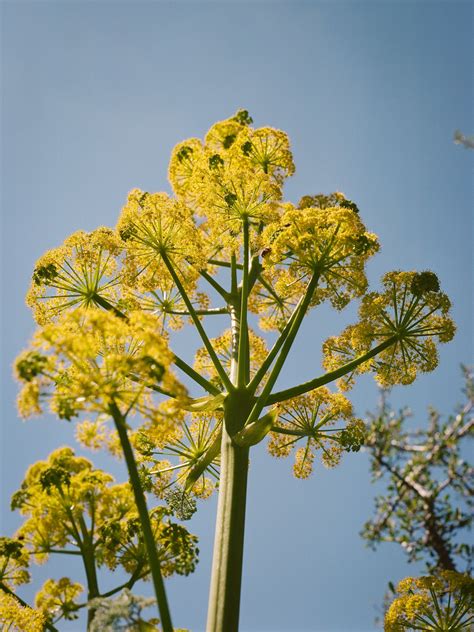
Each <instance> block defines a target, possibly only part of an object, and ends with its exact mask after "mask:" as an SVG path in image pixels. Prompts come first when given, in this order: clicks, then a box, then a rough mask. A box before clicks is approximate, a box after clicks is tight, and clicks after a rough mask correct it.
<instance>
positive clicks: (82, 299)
mask: <svg viewBox="0 0 474 632" xmlns="http://www.w3.org/2000/svg"><path fill="white" fill-rule="evenodd" d="M121 252H122V247H121V244H120V240H119V239H117V237H116V234H115V233H114V231H112V230H111V229H109V228H105V227H101V228H97V229H96V230H94V231H93V232H91V233H86V232H84V231H78V232H77V233H74V234H73V235H71V236H70V237H68V239H66V241H65V242H64V244H63V245H62V246H61V247H59V248H54V249H53V250H49V251H48V252H46V253H45V254H44V255H43V256H42V257H41V258H40V259H39V260H38V261H37V263H36V266H35V269H34V272H33V280H32V283H31V286H30V289H29V290H28V293H27V295H26V303H27V305H29V306H30V307H31V308H32V309H33V314H34V317H35V319H36V321H37V322H38V323H39V324H40V325H43V324H45V323H48V322H51V321H52V320H56V319H57V318H58V317H59V316H61V314H62V313H63V312H65V311H67V310H72V309H76V308H78V307H98V306H103V304H104V302H105V304H109V305H116V304H117V302H118V298H119V295H118V283H119V276H118V258H119V256H120V254H121Z"/></svg>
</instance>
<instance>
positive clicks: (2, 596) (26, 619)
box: [0, 590, 46, 632]
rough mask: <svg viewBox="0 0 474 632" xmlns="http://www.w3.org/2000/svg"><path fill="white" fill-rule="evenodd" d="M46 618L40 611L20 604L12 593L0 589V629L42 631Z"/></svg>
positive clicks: (29, 631)
mask: <svg viewBox="0 0 474 632" xmlns="http://www.w3.org/2000/svg"><path fill="white" fill-rule="evenodd" d="M45 623H46V619H45V617H44V615H43V613H42V612H40V611H39V610H34V609H33V608H28V607H26V606H22V605H21V603H20V602H19V601H18V599H16V597H14V596H13V595H9V594H7V593H6V592H3V590H0V625H1V629H2V630H5V632H6V631H8V630H12V631H15V630H19V631H21V630H27V631H28V632H43V630H44V629H45V628H44V626H45Z"/></svg>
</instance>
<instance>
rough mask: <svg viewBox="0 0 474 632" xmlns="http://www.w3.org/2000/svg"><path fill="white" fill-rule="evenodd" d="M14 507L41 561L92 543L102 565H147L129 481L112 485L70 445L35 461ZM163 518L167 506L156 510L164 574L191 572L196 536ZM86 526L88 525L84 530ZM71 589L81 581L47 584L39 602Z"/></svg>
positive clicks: (21, 534) (21, 533)
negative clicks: (85, 532) (21, 517)
mask: <svg viewBox="0 0 474 632" xmlns="http://www.w3.org/2000/svg"><path fill="white" fill-rule="evenodd" d="M12 506H13V507H14V508H16V509H19V511H20V513H21V514H22V515H23V516H25V518H26V519H25V521H24V522H23V524H22V526H21V527H20V529H19V530H18V534H17V535H18V536H19V537H21V538H23V540H24V542H25V545H26V546H27V547H28V548H29V549H30V551H31V554H32V555H33V556H34V558H35V559H36V560H37V561H38V562H40V563H41V562H43V561H45V560H46V559H47V558H48V556H49V555H50V553H51V552H53V551H56V550H58V549H62V550H64V549H66V550H68V551H71V550H72V551H74V550H77V549H78V548H79V549H81V548H83V547H84V546H88V544H87V543H88V542H89V543H92V544H91V546H93V551H94V555H95V559H96V562H97V564H98V566H101V565H104V564H105V565H106V566H107V567H108V568H110V569H112V570H113V569H115V568H116V567H117V566H118V565H121V566H122V567H123V568H124V569H125V570H126V571H127V572H129V573H134V572H135V571H137V569H145V570H146V566H147V560H148V556H147V553H146V550H145V546H144V543H143V540H142V537H141V528H140V521H139V519H138V514H137V511H136V505H135V499H134V495H133V492H132V489H131V487H130V485H129V484H128V483H122V484H114V479H113V477H112V476H111V475H110V474H107V473H105V472H103V471H101V470H98V469H94V468H93V466H92V463H91V462H90V461H89V460H88V459H85V458H83V457H78V456H76V455H75V454H74V451H73V450H72V449H71V448H68V447H64V448H59V449H58V450H55V451H54V452H53V453H52V454H51V455H50V456H49V458H48V460H47V461H39V462H37V463H35V464H34V465H32V466H31V467H30V468H29V470H28V471H27V473H26V476H25V479H24V481H23V483H22V485H21V488H20V490H19V491H18V492H16V493H15V494H14V496H13V499H12ZM165 518H166V511H164V510H163V508H159V509H157V510H153V512H152V527H153V530H154V533H155V539H156V540H157V542H158V543H159V545H160V556H161V560H162V564H163V568H162V570H163V573H165V574H167V575H170V574H172V573H175V572H176V573H187V572H190V569H191V567H192V566H193V565H194V564H195V562H196V550H195V542H196V539H195V537H194V536H192V535H190V534H189V533H188V532H187V531H186V530H184V529H182V530H181V531H179V533H178V532H177V531H176V529H178V530H179V529H180V528H179V527H178V525H174V524H172V523H169V522H168V521H166V520H165ZM86 525H89V527H87V526H86ZM84 529H88V530H89V532H88V533H87V534H86V535H84ZM175 536H176V538H175ZM83 538H85V540H83ZM145 574H146V573H145ZM53 589H54V590H53ZM71 591H72V592H74V593H77V594H78V592H79V587H78V585H76V584H73V585H69V584H67V582H66V580H64V581H60V582H59V583H58V584H57V585H54V584H48V586H47V587H45V589H44V590H43V591H42V593H41V600H40V601H41V603H40V602H38V606H39V607H44V608H45V609H46V606H45V605H44V604H45V603H46V602H47V600H48V599H55V600H58V599H60V595H61V594H62V595H63V596H65V595H66V594H69V593H71ZM48 595H49V596H48Z"/></svg>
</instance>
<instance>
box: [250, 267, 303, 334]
mask: <svg viewBox="0 0 474 632" xmlns="http://www.w3.org/2000/svg"><path fill="white" fill-rule="evenodd" d="M301 291H302V283H294V279H293V278H292V277H291V275H290V274H289V272H288V271H287V270H285V269H281V268H277V267H272V268H268V269H267V270H265V271H263V272H262V273H261V274H260V281H257V283H255V285H254V287H253V291H252V293H251V294H250V296H249V301H248V308H249V310H250V311H251V312H254V313H256V314H259V315H260V320H259V326H260V328H261V329H263V330H264V331H272V330H275V329H276V330H278V331H281V330H282V329H283V328H284V326H285V325H286V323H287V322H288V319H289V318H290V316H291V314H292V312H293V310H294V309H295V307H296V304H297V303H298V300H299V298H300V296H301Z"/></svg>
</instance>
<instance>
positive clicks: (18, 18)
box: [0, 0, 474, 632]
mask: <svg viewBox="0 0 474 632" xmlns="http://www.w3.org/2000/svg"><path fill="white" fill-rule="evenodd" d="M2 18H3V19H2V28H3V34H2V47H3V51H2V53H3V54H2V64H3V68H2V77H3V79H2V83H3V90H2V93H3V103H2V135H3V141H2V222H3V231H2V240H3V243H2V256H3V261H2V269H3V289H2V349H3V352H2V390H3V398H2V407H3V414H2V444H1V445H2V475H1V476H2V485H1V486H2V511H1V512H0V514H1V522H2V524H1V528H2V532H3V533H11V532H12V531H13V530H14V529H15V527H16V526H17V525H18V517H17V516H14V515H10V514H9V512H8V510H7V506H8V498H9V496H10V494H11V493H12V491H14V490H15V489H16V488H17V487H18V485H19V483H20V482H21V480H22V476H23V473H24V471H25V469H26V468H27V466H28V465H29V464H30V463H32V462H33V461H35V460H38V459H42V458H45V457H46V456H47V454H48V453H49V452H50V451H51V450H52V449H54V448H55V447H57V446H59V445H63V444H66V443H71V442H72V441H73V439H72V436H73V427H72V425H70V424H68V423H66V422H60V421H57V420H55V419H52V418H44V419H35V420H32V421H29V422H27V423H23V422H21V421H19V420H18V419H17V417H16V412H15V407H14V399H15V394H16V386H15V385H14V384H13V381H12V378H11V363H12V361H13V358H14V357H15V355H16V354H17V353H18V352H19V351H20V350H21V349H22V348H23V347H24V346H25V344H26V343H27V340H28V338H29V336H30V335H31V333H32V331H33V329H34V325H33V321H32V317H31V314H30V313H29V311H28V309H27V308H26V307H25V305H24V294H25V292H26V289H27V287H28V284H29V280H30V277H31V272H32V269H33V266H34V263H35V260H36V259H37V258H38V257H39V256H40V255H41V254H42V253H43V252H44V251H45V250H47V249H49V248H51V247H54V246H57V245H59V244H60V243H61V242H62V240H63V239H64V238H65V237H66V236H67V235H69V234H70V233H72V232H74V231H75V230H78V229H85V230H90V229H92V228H94V227H96V226H98V225H110V226H113V225H114V224H115V222H116V219H117V216H118V213H119V211H120V208H121V206H122V205H123V203H124V201H125V199H126V195H127V192H128V191H129V190H130V189H131V188H134V187H140V188H143V189H145V190H150V191H161V190H169V185H168V183H167V180H166V171H167V162H168V158H169V155H170V151H171V149H172V147H173V146H174V144H176V143H177V142H178V141H180V140H182V139H184V138H187V137H190V136H202V135H203V134H204V133H205V131H206V130H207V128H208V127H209V126H210V125H211V124H212V123H213V122H215V121H216V120H219V119H222V118H226V117H228V116H230V115H231V114H233V113H234V112H235V111H236V110H237V109H238V108H240V107H245V108H247V109H249V111H250V112H251V114H252V116H253V118H254V121H255V124H256V125H257V126H259V125H272V126H274V127H278V128H281V129H284V130H285V131H287V132H288V133H289V135H290V138H291V140H292V147H293V151H294V158H295V163H296V168H297V171H296V175H295V176H294V177H293V178H292V179H291V180H290V181H289V182H288V184H287V186H286V191H285V195H286V197H287V199H289V200H292V201H295V202H296V201H297V200H298V199H299V198H300V197H301V196H302V195H304V194H311V193H317V192H330V191H334V190H340V191H344V192H345V193H346V194H347V196H348V197H350V198H351V199H354V200H355V201H356V202H357V204H358V205H359V208H360V209H361V215H362V218H363V219H364V221H365V223H366V224H367V226H368V228H369V230H372V231H374V232H376V233H377V234H378V235H379V237H380V241H381V244H382V249H381V252H380V253H379V254H378V255H377V256H376V257H375V259H374V260H372V261H371V262H370V264H369V267H368V274H369V279H370V282H371V285H372V286H373V287H374V288H376V287H377V283H378V279H379V277H380V275H381V274H382V273H383V272H385V271H388V270H391V269H395V268H397V269H400V268H401V269H419V270H423V269H433V270H434V271H436V272H437V273H438V275H439V277H440V280H441V284H442V288H443V289H444V291H446V292H447V293H448V294H449V295H450V297H451V298H452V300H453V313H454V316H455V319H456V321H457V324H458V333H457V336H456V338H455V340H454V341H453V342H452V343H450V344H449V345H447V346H445V347H443V348H442V349H441V354H440V366H439V368H438V370H437V371H436V372H435V373H432V374H428V375H425V376H422V377H421V378H420V379H419V380H417V382H416V383H415V384H413V385H412V386H409V387H404V388H396V389H394V392H393V395H392V401H393V402H394V404H395V405H396V406H399V405H400V406H401V405H403V404H405V403H406V404H409V405H410V406H411V407H412V408H413V410H414V411H415V413H416V416H417V419H418V420H419V422H420V423H423V422H424V419H425V410H426V407H427V405H428V404H434V405H435V406H437V407H439V408H440V410H442V411H444V412H449V410H450V409H451V407H452V405H453V404H454V403H455V402H456V401H458V400H459V399H460V397H461V394H460V386H461V383H460V371H459V364H460V363H461V362H463V363H469V362H472V324H473V318H472V316H473V315H472V258H471V254H470V253H471V249H472V208H473V196H472V186H471V176H472V166H473V156H474V153H473V152H469V151H468V150H465V149H463V148H462V147H459V146H456V145H454V144H453V142H452V135H453V132H454V130H455V129H456V128H459V129H461V130H462V131H464V132H465V133H466V134H471V133H472V131H473V120H472V103H473V100H472V97H473V94H472V76H473V73H472V71H473V68H472V59H473V58H474V57H473V50H472V42H473V41H474V38H473V32H472V31H473V29H472V3H470V2H457V1H456V0H449V1H448V0H447V1H446V2H442V1H440V2H430V1H419V2H416V1H411V2H410V1H399V2H391V1H384V0H381V1H378V2H364V1H353V2H342V1H338V2H318V1H317V0H313V1H300V0H287V1H286V2H273V1H271V0H269V1H261V2H231V1H230V2H229V1H223V2H220V3H219V2H202V1H200V0H195V1H194V2H191V1H190V2H181V1H174V2H158V1H157V2H153V1H149V2H114V1H103V2H76V1H73V0H72V1H67V0H64V1H63V2H60V1H57V2H48V1H41V0H39V1H37V2H25V1H21V0H19V1H18V0H17V1H11V2H5V1H4V2H3V4H2ZM354 314H355V308H351V307H350V308H348V309H347V310H344V311H343V312H342V313H337V314H334V313H333V312H331V310H329V308H325V307H323V308H321V309H318V310H315V311H314V312H313V313H312V314H311V316H310V318H308V319H307V321H306V323H305V325H304V327H303V331H302V333H301V335H300V338H299V341H298V343H297V345H296V347H295V349H294V352H293V354H292V356H291V359H290V361H289V364H288V366H287V369H286V371H285V372H284V373H283V374H282V376H281V379H280V381H279V385H280V386H282V387H284V386H290V385H291V384H293V383H295V382H296V381H303V380H305V379H309V378H311V377H313V376H314V375H315V374H318V373H319V372H320V348H321V342H322V341H323V340H324V339H325V338H326V337H327V336H329V335H332V334H337V333H338V332H339V331H341V330H342V328H343V327H344V326H345V325H346V324H348V323H350V322H352V321H353V319H354ZM194 341H195V338H194V337H193V336H192V334H191V332H190V331H189V330H186V331H185V332H184V333H183V334H182V335H181V336H180V337H178V338H177V339H176V345H177V348H178V349H181V350H182V351H183V353H185V352H187V350H188V348H189V347H190V346H192V344H194ZM377 397H378V395H377V391H376V388H375V386H374V384H373V382H372V381H371V379H369V378H364V379H362V380H360V381H359V383H358V384H357V386H356V388H355V389H354V391H353V392H352V394H351V399H352V401H353V402H354V404H355V407H356V410H357V413H358V414H359V415H363V414H364V413H365V411H367V410H368V409H373V408H374V406H375V404H376V401H377ZM89 456H90V455H89ZM92 458H93V459H94V462H95V463H96V464H97V465H99V466H102V467H110V468H111V469H112V471H113V472H114V473H115V474H116V475H117V477H118V478H119V479H120V480H123V479H124V471H123V468H122V466H121V464H116V463H111V462H110V461H109V460H108V459H106V458H105V457H102V456H99V455H94V456H93V457H92ZM249 484H250V491H249V505H248V517H247V531H246V549H245V569H244V589H243V595H242V617H241V623H242V625H241V629H242V631H243V632H257V631H259V632H260V631H268V632H277V631H288V632H295V631H296V630H306V631H308V630H311V631H317V632H323V631H326V630H327V631H329V630H332V631H336V630H339V631H347V632H349V631H354V632H355V631H359V632H361V631H367V632H368V631H369V630H373V629H374V626H373V619H374V615H375V608H376V607H377V606H378V605H379V604H380V602H381V599H382V595H383V593H384V590H385V587H386V584H387V581H388V580H393V581H396V580H398V579H399V578H401V577H404V576H405V575H408V574H414V573H415V572H416V571H417V570H418V569H417V568H416V567H410V566H408V565H407V564H406V563H405V561H404V558H403V555H402V553H401V552H400V551H399V550H398V549H397V548H396V547H394V546H391V545H388V544H387V545H385V546H383V547H382V548H380V549H379V551H378V552H377V553H373V552H372V551H369V550H368V549H366V548H365V547H364V544H363V542H362V541H361V539H360V538H359V536H358V531H359V530H360V528H361V527H362V524H363V523H364V521H365V520H366V519H367V518H368V517H369V516H370V514H371V510H372V502H373V501H372V499H373V496H374V493H375V492H376V488H375V487H374V486H371V484H370V482H369V475H368V462H367V458H366V456H365V455H364V454H356V455H347V457H346V458H345V460H344V462H343V464H342V465H341V466H340V467H339V468H337V469H336V470H332V471H327V470H324V469H323V468H322V467H321V466H318V467H316V470H315V474H314V476H313V477H312V478H311V479H310V480H308V481H298V480H296V479H294V478H292V475H291V464H290V462H289V461H288V462H286V461H276V460H275V459H272V458H271V457H270V456H268V455H267V454H266V452H265V448H264V447H263V445H262V446H259V447H258V448H257V449H255V450H254V454H253V458H252V463H251V468H250V483H249ZM214 512H215V499H214V500H210V501H208V502H206V503H202V504H201V507H200V511H199V513H198V514H197V516H196V517H195V519H193V521H192V522H191V523H188V524H189V528H190V530H192V531H193V532H195V533H197V534H198V535H199V538H200V549H201V562H200V565H199V568H198V570H197V571H196V573H195V574H194V575H193V576H191V577H188V578H178V579H173V580H171V581H169V594H170V601H171V604H172V608H173V611H174V613H175V614H174V619H175V625H176V626H183V627H188V628H190V629H191V630H192V631H193V632H197V631H199V630H201V629H203V627H204V622H205V614H206V600H207V590H208V577H209V568H210V554H211V546H212V538H213V528H214V527H213V520H214ZM60 562H62V564H64V561H63V560H60V561H52V563H51V565H50V566H48V567H44V568H40V569H39V570H38V572H36V574H35V581H36V582H39V581H42V580H43V579H44V578H45V577H47V576H49V575H53V576H55V577H59V576H61V575H63V574H68V573H71V572H72V570H71V569H72V568H73V566H72V565H71V564H70V563H69V562H68V565H67V567H66V568H65V567H64V566H62V565H61V563H60ZM36 585H38V584H36ZM140 590H141V589H140ZM148 590H149V589H148V587H147V586H146V587H144V588H143V590H141V591H142V592H143V593H146V592H148ZM137 592H140V591H138V590H137ZM23 594H24V595H25V597H27V598H28V599H31V595H32V591H31V589H30V588H28V587H27V588H26V589H25V591H24V593H23ZM83 628H84V625H83V624H81V623H78V624H71V625H67V624H64V625H62V626H60V629H61V631H62V632H63V631H64V632H69V631H71V632H72V631H75V630H81V629H83Z"/></svg>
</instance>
